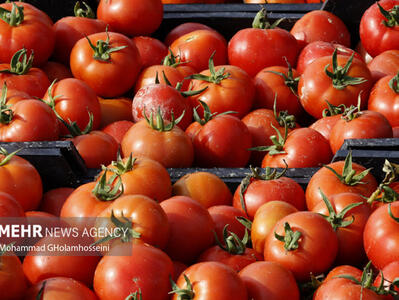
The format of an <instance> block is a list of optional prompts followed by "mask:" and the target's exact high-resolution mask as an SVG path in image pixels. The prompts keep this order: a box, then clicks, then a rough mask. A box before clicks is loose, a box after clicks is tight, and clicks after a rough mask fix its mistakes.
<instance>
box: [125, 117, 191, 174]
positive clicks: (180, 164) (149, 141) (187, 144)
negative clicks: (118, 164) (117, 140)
mask: <svg viewBox="0 0 399 300" xmlns="http://www.w3.org/2000/svg"><path fill="white" fill-rule="evenodd" d="M160 119H162V117H160ZM151 123H152V125H151V124H150V122H149V121H147V120H141V121H139V122H137V123H135V124H134V125H133V126H132V127H131V128H130V129H129V130H128V131H127V132H126V134H125V136H124V137H123V139H122V142H121V149H122V154H123V157H128V156H129V155H130V154H132V155H133V156H134V157H136V156H137V157H139V156H147V157H149V158H151V159H154V160H156V161H158V162H160V163H161V164H162V165H163V166H164V167H166V168H172V167H173V168H184V167H186V168H187V167H190V166H191V165H192V163H193V160H194V149H193V144H192V142H191V140H190V138H189V137H188V135H187V134H186V133H185V132H184V131H183V130H181V129H180V128H179V127H178V126H175V124H174V122H172V123H166V122H165V123H164V121H163V120H162V121H160V123H158V122H157V121H156V123H157V124H155V122H152V121H151ZM156 128H157V129H156Z"/></svg>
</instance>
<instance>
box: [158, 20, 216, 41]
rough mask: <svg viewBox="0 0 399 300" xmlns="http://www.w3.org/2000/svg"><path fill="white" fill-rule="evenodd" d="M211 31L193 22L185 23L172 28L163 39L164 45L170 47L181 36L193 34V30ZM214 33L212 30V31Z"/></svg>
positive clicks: (207, 27)
mask: <svg viewBox="0 0 399 300" xmlns="http://www.w3.org/2000/svg"><path fill="white" fill-rule="evenodd" d="M202 29H205V30H213V29H212V28H211V27H209V26H207V25H204V24H201V23H193V22H186V23H183V24H180V25H178V26H176V27H175V28H173V29H172V30H171V31H170V32H169V33H168V34H167V36H166V37H165V41H164V42H165V45H166V46H170V45H171V44H172V43H173V41H174V40H177V39H178V38H179V37H181V36H182V35H185V34H187V33H190V32H193V31H195V30H202ZM213 31H214V30H213Z"/></svg>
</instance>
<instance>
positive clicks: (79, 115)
mask: <svg viewBox="0 0 399 300" xmlns="http://www.w3.org/2000/svg"><path fill="white" fill-rule="evenodd" d="M41 97H43V100H44V101H45V102H46V103H48V104H49V105H50V107H52V108H53V109H54V110H55V111H56V112H57V113H58V115H59V116H60V117H61V118H63V119H64V120H66V121H69V120H70V121H72V122H76V124H77V125H78V127H79V128H81V129H83V128H85V126H86V125H87V123H89V119H90V116H89V113H91V114H92V115H93V125H92V128H93V129H97V128H99V126H100V122H101V107H100V103H99V101H98V98H97V95H96V93H95V92H94V90H93V89H92V88H91V87H90V86H89V85H87V84H86V83H85V82H84V81H83V80H79V79H76V78H66V79H62V80H60V81H58V82H55V83H53V84H52V85H51V86H50V87H49V89H48V90H47V92H45V93H43V94H42V96H41ZM59 125H60V133H61V134H62V135H66V134H68V133H69V131H68V129H67V128H66V127H65V125H63V124H61V123H60V124H59Z"/></svg>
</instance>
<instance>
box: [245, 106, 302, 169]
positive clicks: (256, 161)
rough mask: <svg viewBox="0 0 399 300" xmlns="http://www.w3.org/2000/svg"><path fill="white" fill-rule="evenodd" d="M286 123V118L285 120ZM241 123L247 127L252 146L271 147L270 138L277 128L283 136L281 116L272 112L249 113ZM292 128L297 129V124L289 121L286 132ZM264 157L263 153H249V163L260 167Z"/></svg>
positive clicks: (263, 109) (254, 111) (257, 110)
mask: <svg viewBox="0 0 399 300" xmlns="http://www.w3.org/2000/svg"><path fill="white" fill-rule="evenodd" d="M285 120H287V121H288V117H287V118H285ZM241 121H242V122H243V123H244V124H245V125H247V127H248V130H249V132H250V134H251V136H252V146H253V147H258V146H270V145H273V142H272V140H271V139H270V137H271V136H273V135H276V130H275V129H274V128H273V126H274V127H275V128H277V129H278V130H279V132H280V134H282V135H283V134H284V121H283V120H282V118H281V114H277V112H276V113H275V112H274V111H273V110H270V109H266V108H260V109H256V110H253V111H251V112H250V113H249V114H247V115H246V116H245V117H244V118H242V119H241ZM293 127H298V124H297V123H295V122H292V119H291V121H290V122H289V123H288V129H287V130H288V132H290V131H291V130H292V128H293ZM264 157H265V152H264V151H255V150H253V151H251V158H250V160H249V161H250V163H251V164H252V165H255V166H260V165H261V163H262V159H263V158H264Z"/></svg>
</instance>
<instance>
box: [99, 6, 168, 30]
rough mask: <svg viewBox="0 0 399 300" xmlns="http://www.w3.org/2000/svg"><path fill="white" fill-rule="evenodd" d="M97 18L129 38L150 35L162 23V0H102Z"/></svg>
mask: <svg viewBox="0 0 399 300" xmlns="http://www.w3.org/2000/svg"><path fill="white" fill-rule="evenodd" d="M97 18H98V19H100V20H103V21H104V22H105V23H106V24H109V26H110V27H111V28H112V30H114V31H116V32H120V33H123V34H125V35H127V36H137V35H150V34H151V33H153V32H154V31H155V30H157V28H158V27H159V25H160V24H161V22H162V18H163V5H162V1H161V0H146V1H142V0H112V1H108V0H100V2H99V3H98V7H97Z"/></svg>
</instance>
